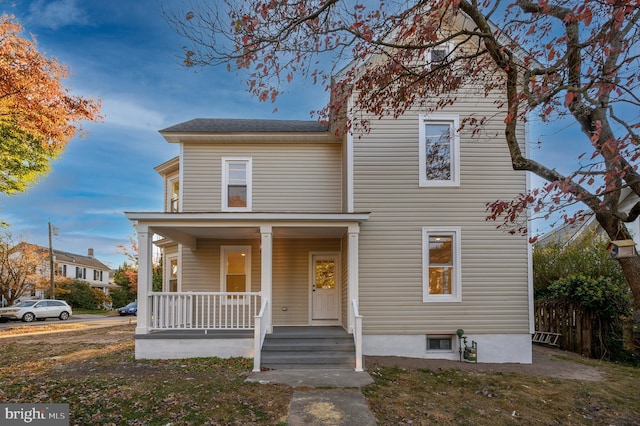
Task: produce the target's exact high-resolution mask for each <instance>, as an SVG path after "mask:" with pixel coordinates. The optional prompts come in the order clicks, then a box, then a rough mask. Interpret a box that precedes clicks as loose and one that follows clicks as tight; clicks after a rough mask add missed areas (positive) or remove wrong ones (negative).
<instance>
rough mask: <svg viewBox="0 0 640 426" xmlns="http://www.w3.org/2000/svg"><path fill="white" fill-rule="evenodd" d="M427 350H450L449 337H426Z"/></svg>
mask: <svg viewBox="0 0 640 426" xmlns="http://www.w3.org/2000/svg"><path fill="white" fill-rule="evenodd" d="M427 350H431V351H437V350H441V351H442V350H445V351H447V350H451V337H427Z"/></svg>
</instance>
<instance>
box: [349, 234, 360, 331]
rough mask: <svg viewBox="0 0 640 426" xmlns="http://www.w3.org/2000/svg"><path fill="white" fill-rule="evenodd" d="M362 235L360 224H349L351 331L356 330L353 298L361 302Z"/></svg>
mask: <svg viewBox="0 0 640 426" xmlns="http://www.w3.org/2000/svg"><path fill="white" fill-rule="evenodd" d="M359 236H360V227H359V226H358V225H351V226H349V242H348V246H349V247H348V251H347V253H348V259H347V260H348V263H347V264H348V268H349V273H348V278H347V279H348V280H349V303H348V304H347V305H348V306H349V322H348V324H347V325H348V328H349V333H353V332H354V327H355V313H354V312H353V303H352V302H353V300H354V299H355V300H358V302H359V298H358V294H359V282H358V276H359V272H358V271H359V269H358V268H359V262H358V253H359V250H358V238H359ZM358 309H360V303H358Z"/></svg>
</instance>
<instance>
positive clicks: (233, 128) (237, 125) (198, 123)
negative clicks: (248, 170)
mask: <svg viewBox="0 0 640 426" xmlns="http://www.w3.org/2000/svg"><path fill="white" fill-rule="evenodd" d="M328 130H329V126H327V125H326V124H322V123H318V122H317V121H312V120H308V121H303V120H259V119H247V118H194V119H193V120H189V121H185V122H184V123H180V124H176V125H174V126H171V127H167V128H166V129H163V130H160V133H317V132H327V131H328Z"/></svg>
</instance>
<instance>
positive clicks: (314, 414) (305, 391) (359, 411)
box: [247, 369, 376, 426]
mask: <svg viewBox="0 0 640 426" xmlns="http://www.w3.org/2000/svg"><path fill="white" fill-rule="evenodd" d="M247 381H249V382H257V383H279V384H285V385H288V386H291V387H293V388H294V392H293V397H292V398H291V405H290V407H289V420H288V424H289V425H290V426H298V425H312V426H325V425H330V426H342V425H353V426H369V425H375V424H376V420H375V417H374V416H373V413H372V412H371V410H369V406H368V405H367V401H366V400H365V399H364V396H363V395H362V392H361V391H360V389H359V388H360V387H362V386H366V385H369V384H372V383H373V379H372V378H371V376H369V373H366V372H355V371H352V370H335V369H334V370H329V369H327V370H270V371H261V372H259V373H251V375H249V377H248V378H247Z"/></svg>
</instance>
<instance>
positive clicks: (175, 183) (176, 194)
mask: <svg viewBox="0 0 640 426" xmlns="http://www.w3.org/2000/svg"><path fill="white" fill-rule="evenodd" d="M169 185H170V190H171V199H170V200H169V211H170V212H171V213H177V212H179V211H180V181H179V180H178V178H176V179H174V180H170V181H169Z"/></svg>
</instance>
